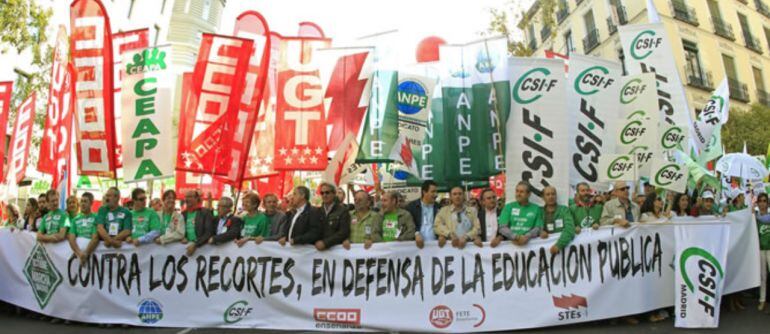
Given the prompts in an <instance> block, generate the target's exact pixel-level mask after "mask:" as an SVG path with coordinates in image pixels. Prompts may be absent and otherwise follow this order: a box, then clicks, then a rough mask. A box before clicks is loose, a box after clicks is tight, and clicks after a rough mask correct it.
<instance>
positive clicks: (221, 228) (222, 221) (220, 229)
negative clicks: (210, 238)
mask: <svg viewBox="0 0 770 334" xmlns="http://www.w3.org/2000/svg"><path fill="white" fill-rule="evenodd" d="M225 223H227V217H224V218H219V224H218V225H217V234H222V233H225V232H227V230H226V229H225Z"/></svg>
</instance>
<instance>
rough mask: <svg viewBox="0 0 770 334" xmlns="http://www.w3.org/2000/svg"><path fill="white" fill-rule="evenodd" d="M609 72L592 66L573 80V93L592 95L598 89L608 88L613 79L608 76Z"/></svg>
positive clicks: (602, 67) (601, 67)
mask: <svg viewBox="0 0 770 334" xmlns="http://www.w3.org/2000/svg"><path fill="white" fill-rule="evenodd" d="M608 74H610V71H609V70H608V69H607V68H606V67H604V66H593V67H589V68H587V69H585V70H584V71H583V72H580V74H578V76H577V78H576V79H575V91H576V92H578V94H580V95H593V94H596V93H597V92H598V91H599V89H605V88H607V87H609V86H610V85H611V84H612V83H613V82H615V79H612V78H610V77H609V76H608Z"/></svg>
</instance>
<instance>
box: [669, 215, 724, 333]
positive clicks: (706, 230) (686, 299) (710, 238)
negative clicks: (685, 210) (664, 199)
mask: <svg viewBox="0 0 770 334" xmlns="http://www.w3.org/2000/svg"><path fill="white" fill-rule="evenodd" d="M730 225H731V224H730V223H728V222H724V223H722V224H718V223H716V222H715V223H713V224H696V225H692V224H679V225H677V226H675V230H674V235H675V242H674V245H675V250H676V257H675V260H674V266H675V268H676V275H675V277H676V278H675V281H674V291H676V294H677V296H676V298H675V300H676V302H675V306H674V307H675V308H676V311H675V312H674V314H675V315H676V321H675V325H676V327H685V328H716V327H718V326H719V305H720V303H721V301H722V292H723V288H724V286H725V273H726V272H727V250H728V248H729V246H730Z"/></svg>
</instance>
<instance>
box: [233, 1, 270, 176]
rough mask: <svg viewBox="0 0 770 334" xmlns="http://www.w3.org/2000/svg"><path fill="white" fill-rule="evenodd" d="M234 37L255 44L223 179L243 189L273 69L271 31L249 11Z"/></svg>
mask: <svg viewBox="0 0 770 334" xmlns="http://www.w3.org/2000/svg"><path fill="white" fill-rule="evenodd" d="M233 34H234V35H235V36H236V37H241V38H246V39H249V40H251V41H253V45H254V46H253V49H252V51H251V52H252V53H251V57H250V58H249V65H248V66H249V67H248V71H247V72H246V81H245V82H244V83H245V84H244V88H243V93H242V95H241V99H240V103H239V105H238V113H237V114H236V122H235V123H234V133H233V136H232V143H231V144H230V152H226V155H225V158H226V159H227V160H228V161H231V162H230V163H229V164H228V165H229V166H230V167H229V170H228V172H227V176H226V177H223V178H222V179H223V180H224V181H225V182H226V183H229V184H231V185H233V186H235V187H236V188H238V189H240V187H241V183H242V182H243V179H244V177H245V176H246V174H247V172H246V168H247V167H248V162H249V148H250V146H251V144H252V140H253V139H254V129H255V127H256V125H257V119H258V117H259V112H260V110H261V109H260V105H261V104H262V101H263V97H264V92H265V83H266V82H267V74H268V68H269V66H270V38H269V36H270V29H269V28H268V26H267V21H266V20H265V18H264V17H262V15H261V14H259V13H257V12H255V11H246V12H243V13H241V15H239V16H238V19H237V21H236V22H235V31H234V32H233ZM227 154H229V157H227Z"/></svg>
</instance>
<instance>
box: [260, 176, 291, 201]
mask: <svg viewBox="0 0 770 334" xmlns="http://www.w3.org/2000/svg"><path fill="white" fill-rule="evenodd" d="M293 179H294V172H292V171H281V172H279V173H278V174H275V175H271V176H267V177H261V178H258V179H254V180H252V181H251V185H252V188H254V189H256V190H257V193H259V194H260V195H261V196H264V195H266V194H275V195H276V196H278V198H281V199H282V198H284V197H285V195H286V194H287V193H289V192H290V191H291V190H292V187H293V185H294V181H293Z"/></svg>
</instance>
